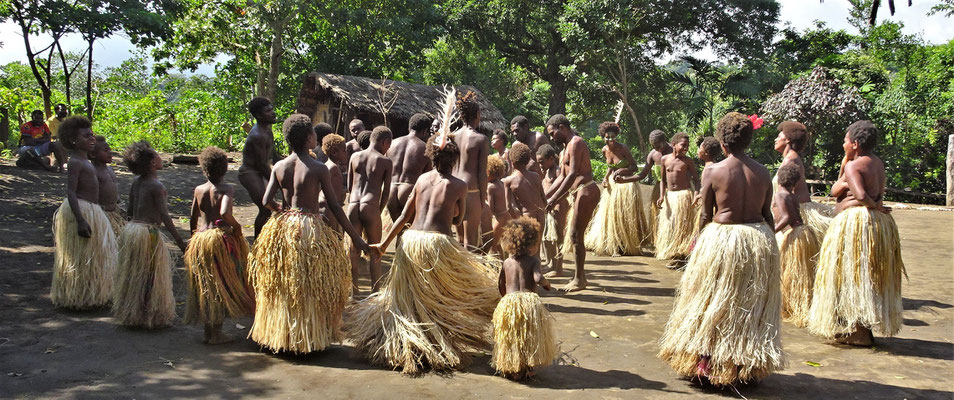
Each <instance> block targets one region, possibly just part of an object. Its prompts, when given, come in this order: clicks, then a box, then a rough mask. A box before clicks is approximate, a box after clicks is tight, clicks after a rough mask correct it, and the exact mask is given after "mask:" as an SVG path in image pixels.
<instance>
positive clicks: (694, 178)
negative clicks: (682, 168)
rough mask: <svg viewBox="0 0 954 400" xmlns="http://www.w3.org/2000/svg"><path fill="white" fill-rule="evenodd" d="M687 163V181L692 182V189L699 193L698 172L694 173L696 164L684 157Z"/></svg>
mask: <svg viewBox="0 0 954 400" xmlns="http://www.w3.org/2000/svg"><path fill="white" fill-rule="evenodd" d="M686 159H687V160H688V162H689V179H690V180H691V181H692V188H693V189H694V190H695V191H697V192H698V191H699V187H700V186H701V183H700V182H699V171H696V163H695V162H694V161H692V158H690V157H686Z"/></svg>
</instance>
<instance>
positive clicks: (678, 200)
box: [656, 190, 699, 260]
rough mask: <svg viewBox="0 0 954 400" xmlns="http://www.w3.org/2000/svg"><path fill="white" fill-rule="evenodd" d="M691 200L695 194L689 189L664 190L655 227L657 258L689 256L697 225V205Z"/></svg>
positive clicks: (668, 258) (667, 258)
mask: <svg viewBox="0 0 954 400" xmlns="http://www.w3.org/2000/svg"><path fill="white" fill-rule="evenodd" d="M693 200H695V194H694V193H693V192H692V191H691V190H678V191H666V200H665V201H663V206H662V209H661V210H659V223H658V225H657V229H656V259H657V260H670V259H675V258H685V257H688V256H689V249H690V247H692V240H693V238H695V236H696V233H697V232H698V227H699V222H698V220H699V207H698V206H696V205H695V204H693Z"/></svg>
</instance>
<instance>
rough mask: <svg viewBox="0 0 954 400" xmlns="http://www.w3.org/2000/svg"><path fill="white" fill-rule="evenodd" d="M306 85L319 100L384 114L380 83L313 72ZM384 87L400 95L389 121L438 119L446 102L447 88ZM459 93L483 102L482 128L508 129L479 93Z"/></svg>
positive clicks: (463, 88) (401, 84)
mask: <svg viewBox="0 0 954 400" xmlns="http://www.w3.org/2000/svg"><path fill="white" fill-rule="evenodd" d="M304 84H305V86H306V87H303V88H302V93H303V94H304V93H305V92H311V93H317V94H318V95H319V96H326V95H327V93H328V92H329V91H330V92H331V94H333V95H334V96H335V97H337V98H338V99H339V101H342V100H343V102H344V103H345V105H346V106H348V107H350V108H352V109H356V110H360V111H363V112H367V113H375V114H377V113H380V110H379V108H378V105H377V101H378V96H379V93H380V92H381V90H382V81H381V80H380V79H372V78H365V77H360V76H351V75H336V74H326V73H322V72H312V73H310V74H308V75H306V76H305V79H304ZM312 85H313V86H312ZM384 85H393V86H392V89H393V90H395V91H397V100H396V101H395V102H394V105H393V106H392V107H391V108H390V110H389V111H388V117H389V118H400V119H405V120H407V119H410V118H411V116H412V115H414V114H415V113H419V112H424V113H428V114H431V115H436V114H437V111H438V109H439V106H438V104H439V103H440V101H441V100H443V98H442V96H441V91H442V90H443V88H442V87H440V86H427V85H420V84H416V83H407V82H401V81H393V80H386V81H385V83H384ZM307 86H312V87H307ZM456 89H457V90H458V91H463V92H466V91H468V90H471V91H474V92H476V93H477V95H478V96H477V97H478V99H480V113H481V125H482V126H485V127H488V128H490V129H496V128H501V129H505V128H506V127H507V125H509V120H505V119H504V116H503V114H501V113H500V110H498V109H497V107H494V105H493V104H492V103H491V102H490V101H489V100H487V97H486V96H483V95H482V94H481V93H480V91H479V90H477V89H476V88H474V87H472V86H467V85H458V86H456Z"/></svg>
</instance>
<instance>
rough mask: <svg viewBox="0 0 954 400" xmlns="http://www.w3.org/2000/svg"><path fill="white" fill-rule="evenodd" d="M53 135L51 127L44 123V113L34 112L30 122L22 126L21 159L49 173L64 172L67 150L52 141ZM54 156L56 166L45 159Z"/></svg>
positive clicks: (19, 154)
mask: <svg viewBox="0 0 954 400" xmlns="http://www.w3.org/2000/svg"><path fill="white" fill-rule="evenodd" d="M52 137H53V133H52V132H50V127H49V126H47V125H46V123H45V122H43V111H40V110H33V112H32V113H30V120H29V121H27V122H26V123H24V124H23V125H21V126H20V147H19V148H18V149H17V155H18V156H19V157H20V158H24V157H26V159H30V160H33V161H34V162H36V163H37V164H39V165H40V166H42V167H43V168H44V169H46V170H47V171H60V172H62V171H63V163H65V162H66V150H64V149H63V147H61V146H60V145H59V143H54V142H53V141H52ZM50 154H52V155H53V161H54V165H50V163H49V161H46V160H45V159H44V158H43V157H46V156H48V155H50Z"/></svg>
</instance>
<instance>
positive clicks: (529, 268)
mask: <svg viewBox="0 0 954 400" xmlns="http://www.w3.org/2000/svg"><path fill="white" fill-rule="evenodd" d="M500 275H501V279H503V281H504V285H505V287H506V290H505V293H504V294H509V293H519V292H536V290H537V280H538V279H540V278H539V277H537V275H539V276H541V277H542V275H541V272H540V260H539V259H537V258H536V257H532V256H511V257H509V258H507V259H506V260H504V262H503V267H502V268H501V270H500Z"/></svg>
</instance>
